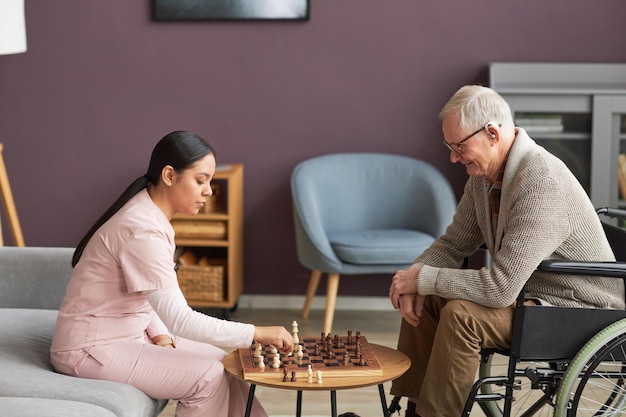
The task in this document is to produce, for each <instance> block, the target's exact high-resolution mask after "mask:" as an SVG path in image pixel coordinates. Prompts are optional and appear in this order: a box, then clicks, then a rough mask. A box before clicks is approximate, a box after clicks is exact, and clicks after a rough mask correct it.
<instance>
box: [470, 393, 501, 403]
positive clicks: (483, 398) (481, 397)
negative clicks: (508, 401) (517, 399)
mask: <svg viewBox="0 0 626 417" xmlns="http://www.w3.org/2000/svg"><path fill="white" fill-rule="evenodd" d="M503 399H504V394H497V393H491V394H476V396H475V397H474V402H477V403H480V402H487V401H500V400H503Z"/></svg>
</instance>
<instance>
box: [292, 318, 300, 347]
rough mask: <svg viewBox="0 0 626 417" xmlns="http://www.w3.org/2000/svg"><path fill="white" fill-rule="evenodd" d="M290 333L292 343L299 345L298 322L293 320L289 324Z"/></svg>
mask: <svg viewBox="0 0 626 417" xmlns="http://www.w3.org/2000/svg"><path fill="white" fill-rule="evenodd" d="M291 332H292V333H293V343H294V344H295V345H297V344H298V343H300V338H299V337H298V322H297V321H295V320H294V321H292V322H291Z"/></svg>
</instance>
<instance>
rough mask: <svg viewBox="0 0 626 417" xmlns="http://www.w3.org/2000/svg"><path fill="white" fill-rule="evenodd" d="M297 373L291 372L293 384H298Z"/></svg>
mask: <svg viewBox="0 0 626 417" xmlns="http://www.w3.org/2000/svg"><path fill="white" fill-rule="evenodd" d="M296 381H297V379H296V371H291V382H296Z"/></svg>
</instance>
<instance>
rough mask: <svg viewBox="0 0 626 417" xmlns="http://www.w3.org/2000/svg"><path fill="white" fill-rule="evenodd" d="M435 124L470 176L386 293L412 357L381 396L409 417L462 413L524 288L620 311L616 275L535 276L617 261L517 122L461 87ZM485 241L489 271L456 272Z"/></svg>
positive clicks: (564, 180)
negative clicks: (546, 268) (448, 214)
mask: <svg viewBox="0 0 626 417" xmlns="http://www.w3.org/2000/svg"><path fill="white" fill-rule="evenodd" d="M439 117H440V119H441V121H442V130H443V137H444V144H445V146H446V147H447V148H448V149H449V150H450V160H451V161H452V162H453V163H456V162H459V163H461V164H463V165H464V166H465V168H466V170H467V173H468V174H469V179H468V181H467V183H466V185H465V190H464V193H463V196H462V198H461V200H460V202H459V205H458V208H457V213H456V214H455V216H454V219H453V221H452V224H451V225H450V226H449V227H448V229H447V231H446V233H445V234H444V235H443V236H441V237H440V238H439V239H437V241H435V242H434V243H433V244H432V246H431V247H430V248H429V249H428V250H426V251H425V252H424V253H423V254H422V255H421V256H419V257H418V258H417V259H416V260H415V262H414V264H413V265H412V266H411V267H410V268H409V269H406V270H402V271H398V272H397V273H396V274H395V275H394V276H393V279H392V284H391V287H390V290H389V296H390V298H391V302H392V304H393V306H394V307H395V308H396V309H399V310H400V312H401V314H402V318H403V320H402V325H401V329H400V335H399V340H398V350H400V351H402V352H404V353H405V354H407V355H408V356H409V357H410V358H411V361H412V365H411V368H410V369H409V371H408V372H407V373H406V374H404V375H403V376H402V377H400V378H398V379H397V380H395V381H394V383H393V386H392V389H391V392H392V394H394V395H397V396H403V397H408V399H409V403H408V407H407V417H412V416H415V415H419V416H422V417H436V416H459V415H461V412H462V410H463V406H464V404H465V400H466V398H467V395H468V393H469V391H470V389H471V386H472V384H473V382H474V378H475V376H476V372H477V369H478V365H479V352H480V350H481V349H482V348H498V349H508V348H509V346H510V340H511V328H512V319H513V304H514V302H515V299H516V297H517V295H518V293H519V292H520V290H521V289H522V287H524V286H526V289H527V295H528V297H529V298H532V299H533V300H534V301H535V302H537V303H540V304H552V305H558V306H574V307H581V308H613V309H622V308H624V296H623V294H624V288H623V283H622V280H615V279H606V278H601V277H594V278H589V279H584V280H583V279H572V277H570V276H568V275H560V274H548V273H540V272H537V271H536V267H537V265H539V263H540V262H541V261H543V260H545V259H573V260H585V261H612V260H615V258H614V256H613V252H612V251H611V248H610V246H609V244H608V242H607V240H606V237H605V235H604V232H603V230H602V226H601V224H600V221H599V219H598V216H597V215H596V213H595V210H594V207H593V206H592V204H591V202H590V200H589V198H588V196H587V194H586V192H585V191H584V189H583V188H582V187H581V185H580V183H579V182H578V180H577V179H576V178H575V177H574V175H573V174H572V173H571V172H570V171H569V169H568V168H567V167H566V166H565V164H563V162H561V161H560V160H559V159H558V158H556V157H555V156H553V155H552V154H550V153H548V152H547V151H546V150H545V149H544V148H542V147H541V146H539V145H537V144H536V143H535V142H534V141H533V140H532V139H531V138H530V137H529V136H528V135H527V134H526V132H525V131H524V130H523V129H520V128H516V127H515V125H514V123H513V118H512V115H511V110H510V108H509V106H508V104H507V103H506V101H505V100H504V99H503V98H502V97H501V96H500V95H499V94H497V93H496V92H495V91H493V90H491V89H489V88H486V87H481V86H475V85H474V86H465V87H462V88H461V89H459V90H458V91H457V92H456V93H455V94H454V96H453V97H452V98H451V99H450V100H449V101H448V103H447V104H446V105H445V106H444V108H443V109H442V110H441V113H440V114H439ZM483 244H485V245H486V247H487V249H488V250H489V253H490V255H491V258H492V263H491V266H489V267H484V268H481V269H460V268H461V264H462V262H463V259H464V258H465V257H467V256H470V255H471V254H473V253H474V252H475V251H476V250H477V249H478V248H479V247H480V246H481V245H483Z"/></svg>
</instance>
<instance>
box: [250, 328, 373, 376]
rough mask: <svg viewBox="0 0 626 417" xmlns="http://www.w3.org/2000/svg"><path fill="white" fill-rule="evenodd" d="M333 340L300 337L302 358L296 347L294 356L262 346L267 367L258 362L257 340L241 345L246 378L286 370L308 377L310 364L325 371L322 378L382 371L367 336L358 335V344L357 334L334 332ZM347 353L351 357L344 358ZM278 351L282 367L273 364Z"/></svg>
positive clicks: (313, 367) (281, 374)
mask: <svg viewBox="0 0 626 417" xmlns="http://www.w3.org/2000/svg"><path fill="white" fill-rule="evenodd" d="M331 343H332V348H330V345H329V342H328V341H327V340H326V338H324V339H323V338H322V337H321V336H320V337H317V338H316V337H303V338H300V341H299V344H300V345H302V358H298V356H297V354H296V351H295V350H294V352H293V354H292V355H291V356H287V355H284V354H281V353H272V351H271V346H263V347H262V349H261V355H262V356H263V362H264V364H265V366H264V367H260V366H259V365H258V359H257V360H255V359H256V358H255V357H254V354H255V350H256V346H255V344H252V346H250V347H249V348H242V349H239V358H240V360H241V367H242V369H243V375H244V379H253V378H254V379H266V378H267V379H283V377H284V374H285V371H287V374H288V375H289V377H291V375H292V372H295V373H296V374H295V375H296V378H297V379H298V380H305V381H306V379H307V376H308V375H307V370H308V366H309V365H311V369H312V371H313V373H314V374H315V373H316V371H318V370H320V371H322V378H334V377H355V376H371V375H382V373H383V372H382V368H381V366H380V363H379V362H378V359H377V358H376V355H375V354H374V350H373V349H372V347H371V346H370V345H369V343H368V342H367V339H366V338H365V336H360V337H359V338H358V346H357V338H356V337H355V336H334V337H333V338H332V342H331ZM316 345H317V349H316ZM346 354H347V355H348V360H346V359H345V355H346ZM275 355H279V357H280V366H279V368H274V367H272V363H273V357H274V356H275Z"/></svg>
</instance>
